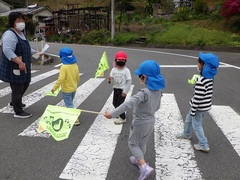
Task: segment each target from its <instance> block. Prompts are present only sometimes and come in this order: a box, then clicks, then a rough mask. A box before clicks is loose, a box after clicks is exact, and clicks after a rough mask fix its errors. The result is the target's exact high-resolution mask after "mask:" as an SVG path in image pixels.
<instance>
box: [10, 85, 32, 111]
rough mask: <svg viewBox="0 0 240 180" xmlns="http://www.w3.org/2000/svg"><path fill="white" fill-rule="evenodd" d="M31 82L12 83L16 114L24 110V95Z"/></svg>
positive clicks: (13, 103)
mask: <svg viewBox="0 0 240 180" xmlns="http://www.w3.org/2000/svg"><path fill="white" fill-rule="evenodd" d="M28 86H29V83H24V84H13V83H10V87H11V89H12V105H13V109H14V112H15V113H16V114H18V113H21V112H23V108H22V97H23V94H24V93H25V92H26V90H27V88H28Z"/></svg>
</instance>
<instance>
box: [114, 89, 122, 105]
mask: <svg viewBox="0 0 240 180" xmlns="http://www.w3.org/2000/svg"><path fill="white" fill-rule="evenodd" d="M120 94H121V92H120V89H113V106H114V107H115V108H117V107H118V106H119V103H118V97H119V95H120Z"/></svg>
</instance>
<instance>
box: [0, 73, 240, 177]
mask: <svg viewBox="0 0 240 180" xmlns="http://www.w3.org/2000/svg"><path fill="white" fill-rule="evenodd" d="M35 72H37V71H33V72H32V76H33V77H32V82H31V84H34V83H39V82H40V81H41V82H43V81H44V80H45V79H47V78H49V77H51V76H54V75H56V74H58V73H59V69H53V70H51V71H48V72H46V73H42V74H40V75H34V74H35ZM104 81H105V79H104V78H90V79H89V80H87V81H86V82H85V83H83V84H81V85H80V86H79V87H78V89H77V92H76V96H75V99H74V106H75V107H79V106H80V105H81V104H82V103H84V101H85V100H86V99H87V98H88V97H89V96H90V95H91V94H92V93H93V91H94V90H96V89H97V88H98V87H99V86H100V85H101V84H102V83H103V82H104ZM0 83H1V84H2V82H0ZM54 83H55V81H53V82H50V83H48V84H45V85H44V86H42V87H41V88H39V89H38V90H36V91H33V92H31V93H29V94H26V95H25V96H24V97H23V102H24V103H25V104H26V107H30V106H34V105H35V103H37V102H39V101H44V98H47V97H46V96H45V92H46V90H50V89H51V88H52V87H53V85H54ZM43 84H44V83H43ZM133 90H134V85H132V86H131V89H130V91H129V93H128V96H127V98H129V97H130V96H131V95H132V92H133ZM10 93H11V89H10V88H9V87H3V88H2V89H0V98H3V97H4V96H7V95H9V94H10ZM112 96H113V94H110V95H109V98H108V99H107V100H106V102H105V104H104V106H103V107H102V109H101V111H100V112H102V113H103V112H105V111H106V110H107V109H112V108H113V107H112ZM56 105H57V106H64V102H63V100H61V101H60V102H58V103H57V104H56ZM0 113H2V115H4V114H6V113H8V114H9V113H10V114H11V113H13V109H12V108H11V107H9V106H7V105H6V106H5V107H2V108H1V109H0ZM209 115H210V116H211V117H212V119H213V120H214V121H215V122H216V124H217V125H218V126H219V127H220V129H221V130H222V132H223V134H224V135H225V136H226V138H227V139H228V141H229V142H230V143H231V145H232V147H233V148H234V150H235V151H236V152H237V153H238V155H239V156H240V116H239V115H238V113H237V112H235V111H234V110H233V109H232V108H231V107H229V106H216V105H213V107H212V109H211V110H210V111H209ZM39 120H40V117H38V118H37V119H35V120H34V122H33V123H32V124H31V125H30V126H28V127H26V128H25V129H23V130H22V132H20V133H19V134H18V135H19V136H24V137H28V138H35V137H40V138H50V135H49V134H48V133H47V132H42V133H39V132H38V131H37V130H36V129H37V126H38V122H39ZM122 127H123V126H122V125H118V126H117V125H114V124H113V123H112V121H108V120H106V119H105V118H104V116H102V115H101V114H99V115H98V116H97V117H96V119H95V120H94V121H93V124H92V125H91V127H90V128H89V129H88V131H87V133H86V134H85V136H84V137H83V139H82V141H81V142H80V144H79V145H78V147H77V149H76V150H75V152H74V153H73V155H72V157H71V158H70V159H69V161H68V162H67V163H66V165H65V167H62V169H63V170H62V172H61V173H60V174H59V178H60V179H76V180H82V179H84V180H88V179H89V180H95V179H96V180H104V179H106V177H107V174H108V170H109V168H110V163H111V161H112V157H113V155H114V153H115V148H116V144H117V142H118V138H119V135H120V133H121V131H122ZM182 128H183V117H182V115H181V113H180V110H179V107H178V104H177V101H176V98H175V96H174V94H171V93H164V94H163V98H162V103H161V108H160V110H158V111H157V112H156V123H155V129H154V134H153V135H154V151H155V176H156V177H155V179H157V180H160V179H161V180H162V179H163V180H172V179H179V180H185V179H198V180H201V179H203V178H202V174H201V171H200V169H199V168H198V166H197V162H196V161H195V158H194V157H195V154H194V150H193V148H192V145H191V143H190V141H188V140H178V139H176V138H175V135H176V133H178V132H180V131H181V130H182ZM106 144H107V146H106ZM163 152H164V153H163Z"/></svg>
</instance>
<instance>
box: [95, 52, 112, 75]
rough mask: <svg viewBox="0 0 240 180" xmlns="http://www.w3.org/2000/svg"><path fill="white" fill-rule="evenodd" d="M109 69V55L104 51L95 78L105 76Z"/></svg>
mask: <svg viewBox="0 0 240 180" xmlns="http://www.w3.org/2000/svg"><path fill="white" fill-rule="evenodd" d="M107 69H109V65H108V59H107V53H106V51H104V52H103V55H102V58H101V59H100V63H99V65H98V68H97V72H96V74H95V78H96V77H102V76H104V71H106V70H107Z"/></svg>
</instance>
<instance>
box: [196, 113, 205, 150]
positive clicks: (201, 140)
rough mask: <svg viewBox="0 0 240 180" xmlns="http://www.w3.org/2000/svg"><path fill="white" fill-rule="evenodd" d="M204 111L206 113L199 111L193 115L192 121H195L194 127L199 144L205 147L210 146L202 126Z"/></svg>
mask: <svg viewBox="0 0 240 180" xmlns="http://www.w3.org/2000/svg"><path fill="white" fill-rule="evenodd" d="M204 113H205V112H204V111H197V112H196V115H195V116H193V118H192V121H193V129H194V131H195V134H196V136H197V138H198V141H199V144H200V145H201V146H203V147H204V148H208V141H207V138H206V136H205V134H204V130H203V127H202V121H203V115H204Z"/></svg>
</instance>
